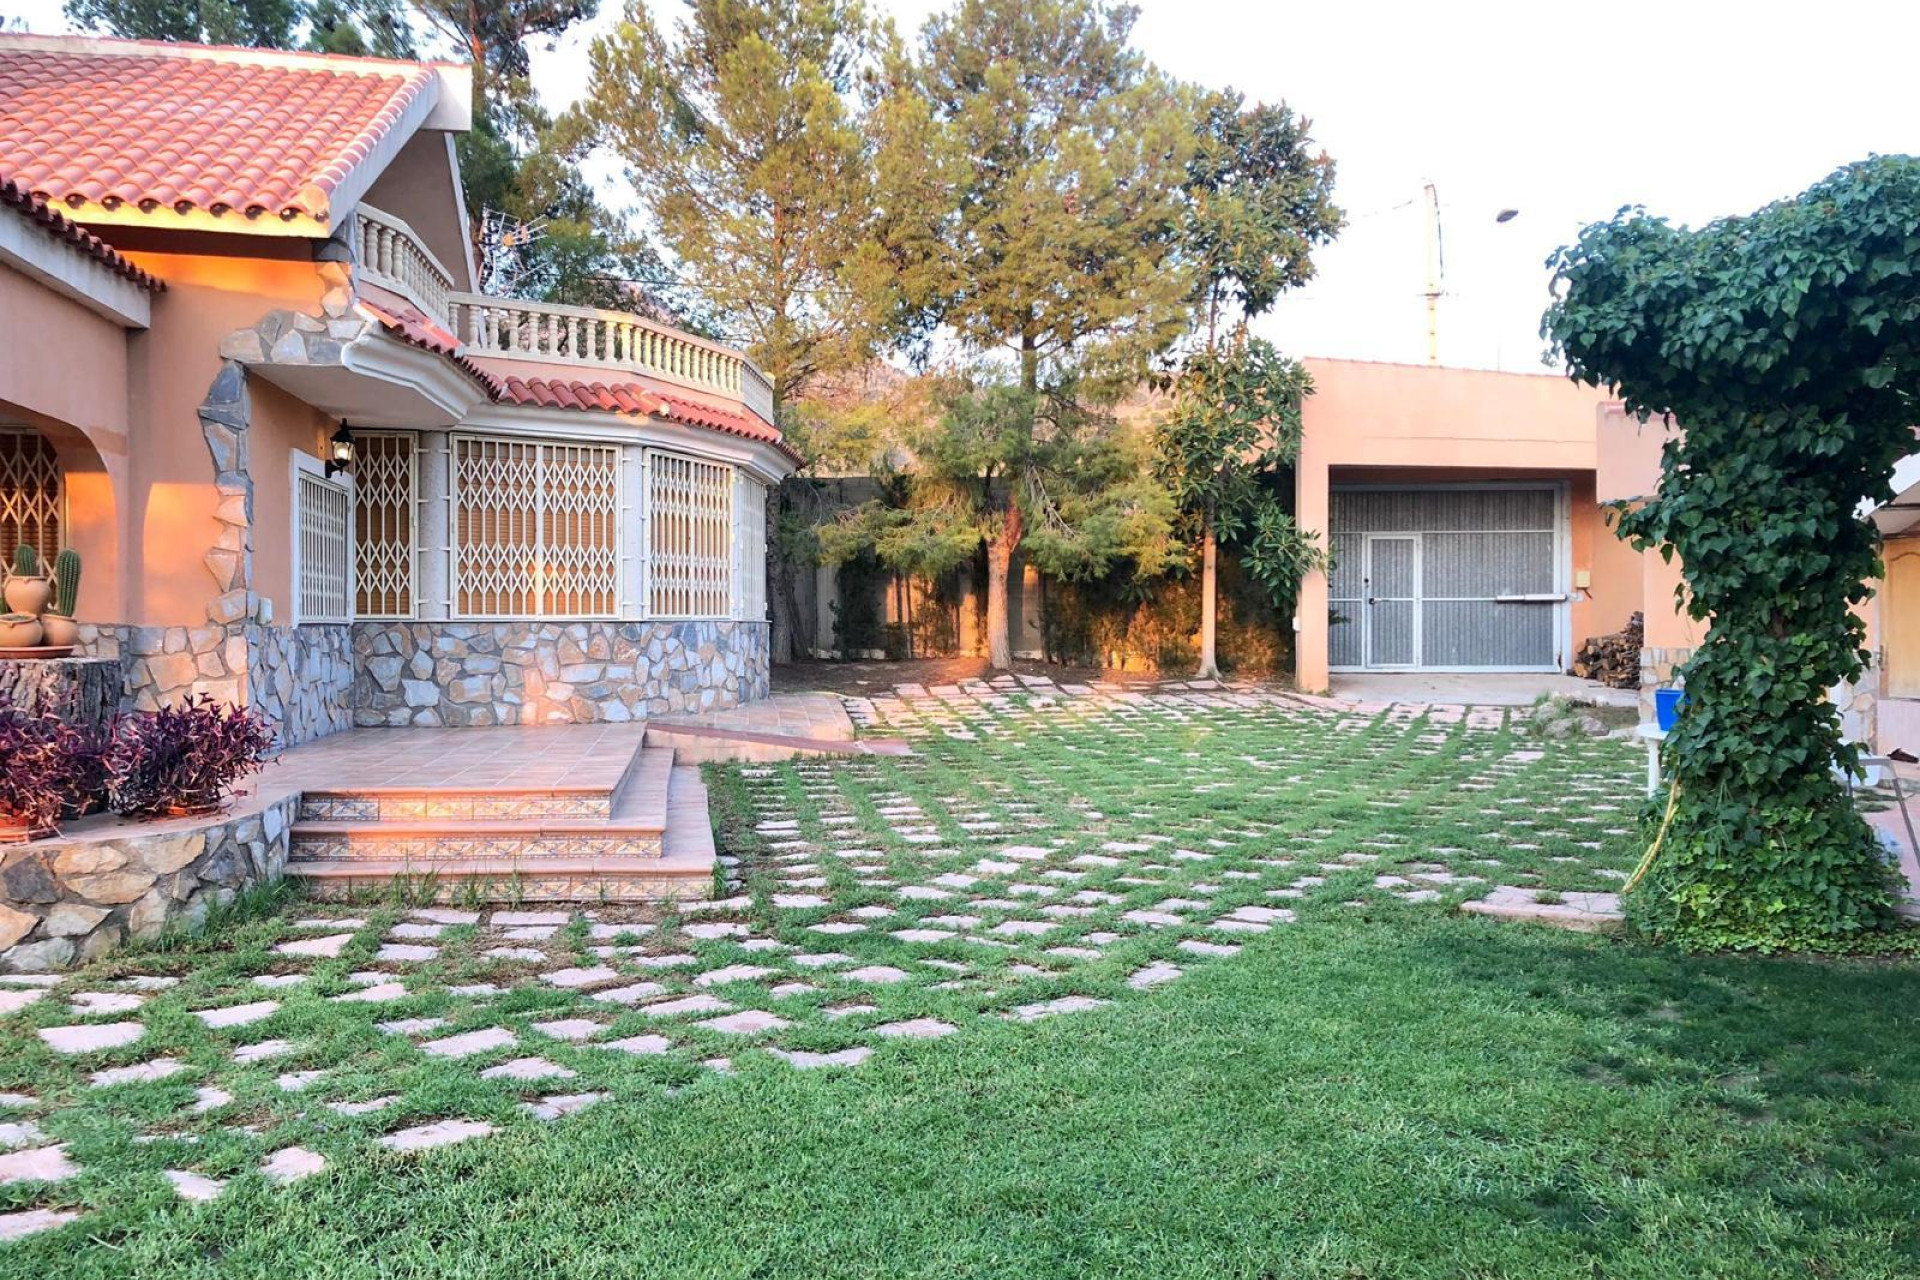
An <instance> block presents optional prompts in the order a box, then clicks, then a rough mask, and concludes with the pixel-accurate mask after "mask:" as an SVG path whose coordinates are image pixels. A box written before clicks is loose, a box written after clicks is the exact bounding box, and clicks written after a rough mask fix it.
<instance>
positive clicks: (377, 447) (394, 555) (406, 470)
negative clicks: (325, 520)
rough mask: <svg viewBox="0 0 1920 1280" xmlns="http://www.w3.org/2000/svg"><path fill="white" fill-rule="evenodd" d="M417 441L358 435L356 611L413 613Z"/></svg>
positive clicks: (405, 436) (376, 615) (380, 434)
mask: <svg viewBox="0 0 1920 1280" xmlns="http://www.w3.org/2000/svg"><path fill="white" fill-rule="evenodd" d="M417 444H418V442H417V441H416V440H415V438H414V437H413V436H412V435H409V434H402V433H398V432H391V431H363V432H356V433H355V434H354V437H353V475H354V530H353V531H354V539H353V549H354V587H355V591H354V594H355V597H356V600H355V605H356V607H355V612H356V613H358V614H359V616H361V617H363V618H411V617H412V616H413V613H414V586H413V584H414V554H415V552H414V547H415V541H416V539H415V537H414V518H415V515H414V466H415V463H414V459H415V457H416V456H417V454H418V448H417Z"/></svg>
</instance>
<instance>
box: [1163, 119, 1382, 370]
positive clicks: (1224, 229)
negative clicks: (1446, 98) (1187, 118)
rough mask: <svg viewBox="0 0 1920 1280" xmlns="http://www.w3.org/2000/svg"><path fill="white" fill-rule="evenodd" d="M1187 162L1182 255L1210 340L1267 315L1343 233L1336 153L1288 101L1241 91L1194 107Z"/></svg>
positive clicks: (1310, 272)
mask: <svg viewBox="0 0 1920 1280" xmlns="http://www.w3.org/2000/svg"><path fill="white" fill-rule="evenodd" d="M1197 113H1198V117H1199V125H1198V127H1197V129H1196V134H1197V137H1198V146H1197V147H1196V148H1195V151H1194V154H1193V157H1192V158H1191V159H1190V160H1189V161H1188V162H1187V174H1186V182H1185V194H1186V200H1187V207H1186V212H1185V225H1184V228H1183V231H1182V241H1183V246H1182V248H1183V252H1184V253H1185V254H1186V255H1187V256H1188V257H1189V258H1190V259H1191V260H1192V261H1193V263H1194V264H1195V275H1196V277H1197V284H1198V291H1199V297H1198V300H1197V301H1198V309H1199V311H1200V314H1201V315H1202V316H1203V317H1204V319H1205V321H1206V333H1207V346H1208V347H1212V346H1213V345H1214V344H1215V339H1216V337H1217V335H1218V333H1219V331H1220V328H1221V327H1222V322H1223V321H1225V322H1227V324H1228V326H1229V327H1230V326H1231V324H1232V322H1233V319H1234V316H1233V313H1234V312H1236V311H1237V312H1238V315H1239V318H1240V319H1248V318H1251V317H1254V316H1260V315H1264V314H1266V312H1268V311H1269V310H1271V309H1272V307H1273V305H1274V303H1275V302H1277V301H1278V300H1279V298H1280V295H1281V294H1282V293H1284V292H1285V291H1286V290H1288V289H1292V288H1295V287H1297V286H1299V285H1303V284H1305V283H1306V282H1307V281H1309V280H1311V279H1312V278H1313V272H1314V266H1313V251H1314V250H1315V249H1316V248H1318V247H1319V246H1321V245H1323V244H1327V243H1329V242H1330V241H1331V240H1332V239H1333V238H1334V236H1335V235H1337V234H1338V233H1339V231H1340V228H1341V225H1342V223H1343V221H1344V217H1343V215H1342V214H1341V212H1340V209H1339V207H1338V206H1336V205H1335V204H1334V202H1333V178H1334V164H1333V159H1332V157H1330V156H1329V155H1327V153H1326V152H1324V151H1318V152H1316V151H1315V150H1314V145H1313V138H1312V136H1311V132H1310V131H1311V129H1312V127H1313V126H1312V123H1311V122H1310V121H1308V120H1306V119H1304V118H1302V117H1300V116H1297V115H1295V114H1294V113H1293V111H1292V109H1291V108H1289V107H1288V106H1287V105H1286V104H1285V103H1284V102H1283V103H1277V104H1267V103H1256V104H1255V105H1253V106H1251V107H1250V106H1247V105H1246V99H1245V98H1244V96H1243V95H1241V94H1240V93H1239V92H1237V91H1235V90H1231V89H1229V90H1226V91H1224V92H1219V93H1206V94H1203V95H1202V96H1201V98H1200V101H1199V103H1198V105H1197Z"/></svg>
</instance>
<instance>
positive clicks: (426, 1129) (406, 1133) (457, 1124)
mask: <svg viewBox="0 0 1920 1280" xmlns="http://www.w3.org/2000/svg"><path fill="white" fill-rule="evenodd" d="M493 1132H494V1127H493V1126H492V1125H490V1124H486V1123H484V1122H483V1121H479V1120H436V1121H434V1122H433V1123H432V1124H421V1125H415V1126H414V1127H413V1128H411V1129H401V1130H399V1131H398V1132H396V1133H390V1134H388V1135H387V1136H386V1137H384V1138H382V1139H380V1145H381V1146H383V1147H385V1148H386V1149H387V1150H389V1151H428V1150H431V1149H432V1148H434V1147H447V1146H452V1145H453V1144H454V1143H456V1142H465V1141H467V1140H468V1139H469V1138H484V1137H487V1136H488V1135H490V1134H492V1133H493Z"/></svg>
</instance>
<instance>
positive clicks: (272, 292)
mask: <svg viewBox="0 0 1920 1280" xmlns="http://www.w3.org/2000/svg"><path fill="white" fill-rule="evenodd" d="M275 248H276V249H277V250H278V251H281V252H291V251H294V250H297V251H298V252H299V254H300V255H301V256H300V257H297V258H284V259H283V258H218V257H193V256H187V255H182V254H162V253H144V252H130V253H129V254H128V255H127V256H129V257H130V258H132V259H134V260H135V261H137V262H138V263H139V264H140V265H141V266H142V267H145V268H146V269H147V270H148V271H151V272H153V273H154V274H155V275H157V276H159V277H160V278H161V279H163V280H165V281H166V282H167V291H166V292H165V293H163V294H161V295H159V296H158V297H156V298H155V299H154V303H153V327H152V328H151V329H150V330H149V331H148V332H146V333H144V334H139V335H136V336H135V337H134V339H133V340H132V343H131V348H130V349H131V353H132V367H131V379H132V384H133V394H134V404H135V409H136V412H135V417H134V421H133V422H132V424H131V425H132V431H133V438H134V442H135V447H134V451H133V467H132V474H131V481H132V483H131V485H130V493H129V501H128V506H129V511H128V517H127V518H128V523H129V527H130V530H131V544H132V545H131V548H130V557H129V559H130V563H129V566H128V568H129V576H130V579H131V590H130V592H129V595H130V599H129V601H128V608H127V610H126V613H125V615H124V616H123V617H122V618H120V619H118V620H119V621H126V622H132V623H136V624H144V625H180V624H183V625H187V626H197V625H199V624H201V623H202V622H204V621H205V620H206V610H207V604H208V601H209V599H210V598H212V597H213V596H214V595H216V594H218V593H217V590H216V588H215V585H214V583H213V582H212V580H211V579H210V578H209V575H208V572H207V568H206V565H205V564H204V563H203V562H202V556H203V555H204V554H205V552H206V549H207V548H208V547H209V546H211V545H212V544H213V543H214V541H215V539H216V538H217V537H218V536H219V533H220V524H219V521H218V520H217V519H216V517H215V511H216V510H217V508H218V507H219V505H220V494H219V491H218V490H217V488H216V487H215V483H214V469H213V465H212V463H211V461H210V460H209V457H208V453H207V441H206V439H205V438H204V436H203V435H202V431H201V423H200V418H199V414H198V411H199V408H200V406H201V404H202V403H203V402H204V401H205V400H206V399H207V394H208V392H207V389H208V388H209V387H210V386H212V385H213V384H214V380H215V378H216V376H217V375H218V374H219V373H220V371H221V355H220V344H221V340H222V339H223V338H225V337H226V336H227V335H228V334H230V333H232V332H233V331H235V330H237V329H243V328H247V327H249V326H251V325H254V324H256V323H258V322H259V321H260V320H261V318H262V317H263V316H265V315H266V314H267V313H268V312H270V311H274V310H277V309H291V310H296V311H301V312H305V313H309V314H315V315H317V314H319V313H320V299H321V294H322V292H323V281H322V279H321V277H320V274H319V269H318V267H317V265H316V264H315V263H314V262H312V261H311V260H310V259H309V252H310V251H309V249H308V246H306V245H305V244H304V243H300V244H297V245H295V246H292V248H291V249H286V248H282V247H279V246H275ZM252 391H253V393H254V395H255V397H256V398H257V399H258V400H262V401H266V400H270V399H271V395H270V394H269V393H267V392H265V391H263V390H262V389H261V388H260V387H259V386H258V384H256V385H255V387H254V388H252ZM268 416H269V419H270V425H269V426H268V428H267V433H268V442H267V443H266V444H265V445H264V447H265V448H267V449H271V448H273V447H274V445H273V443H272V441H274V440H277V439H278V435H277V431H276V427H275V425H273V424H274V423H276V422H277V416H276V412H275V411H274V410H271V409H270V410H269V411H268ZM269 465H270V464H269V460H268V459H266V458H264V457H263V458H262V459H260V460H258V461H256V462H255V463H254V466H255V468H256V470H257V473H258V476H259V483H258V484H257V485H256V491H257V492H256V497H258V496H260V494H259V492H258V491H263V490H265V489H267V488H269V487H271V486H272V485H273V484H274V483H275V481H274V477H273V476H272V475H271V474H270V473H269V471H268V470H267V468H268V466H269ZM282 510H283V511H284V507H283V508H282ZM276 541H280V542H284V538H281V539H276ZM262 542H263V544H264V543H265V542H266V540H265V539H262ZM283 553H284V548H283ZM283 577H284V574H283Z"/></svg>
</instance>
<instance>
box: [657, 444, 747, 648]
mask: <svg viewBox="0 0 1920 1280" xmlns="http://www.w3.org/2000/svg"><path fill="white" fill-rule="evenodd" d="M733 489H734V469H733V468H732V467H730V466H726V465H724V464H721V463H713V462H702V461H700V460H698V459H696V458H683V457H680V456H679V455H677V454H672V453H658V452H650V453H649V454H648V456H647V616H649V617H653V618H727V617H732V616H733V608H734V599H733V563H734V559H735V548H734V541H733V523H734V522H733V498H734V493H733Z"/></svg>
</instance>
